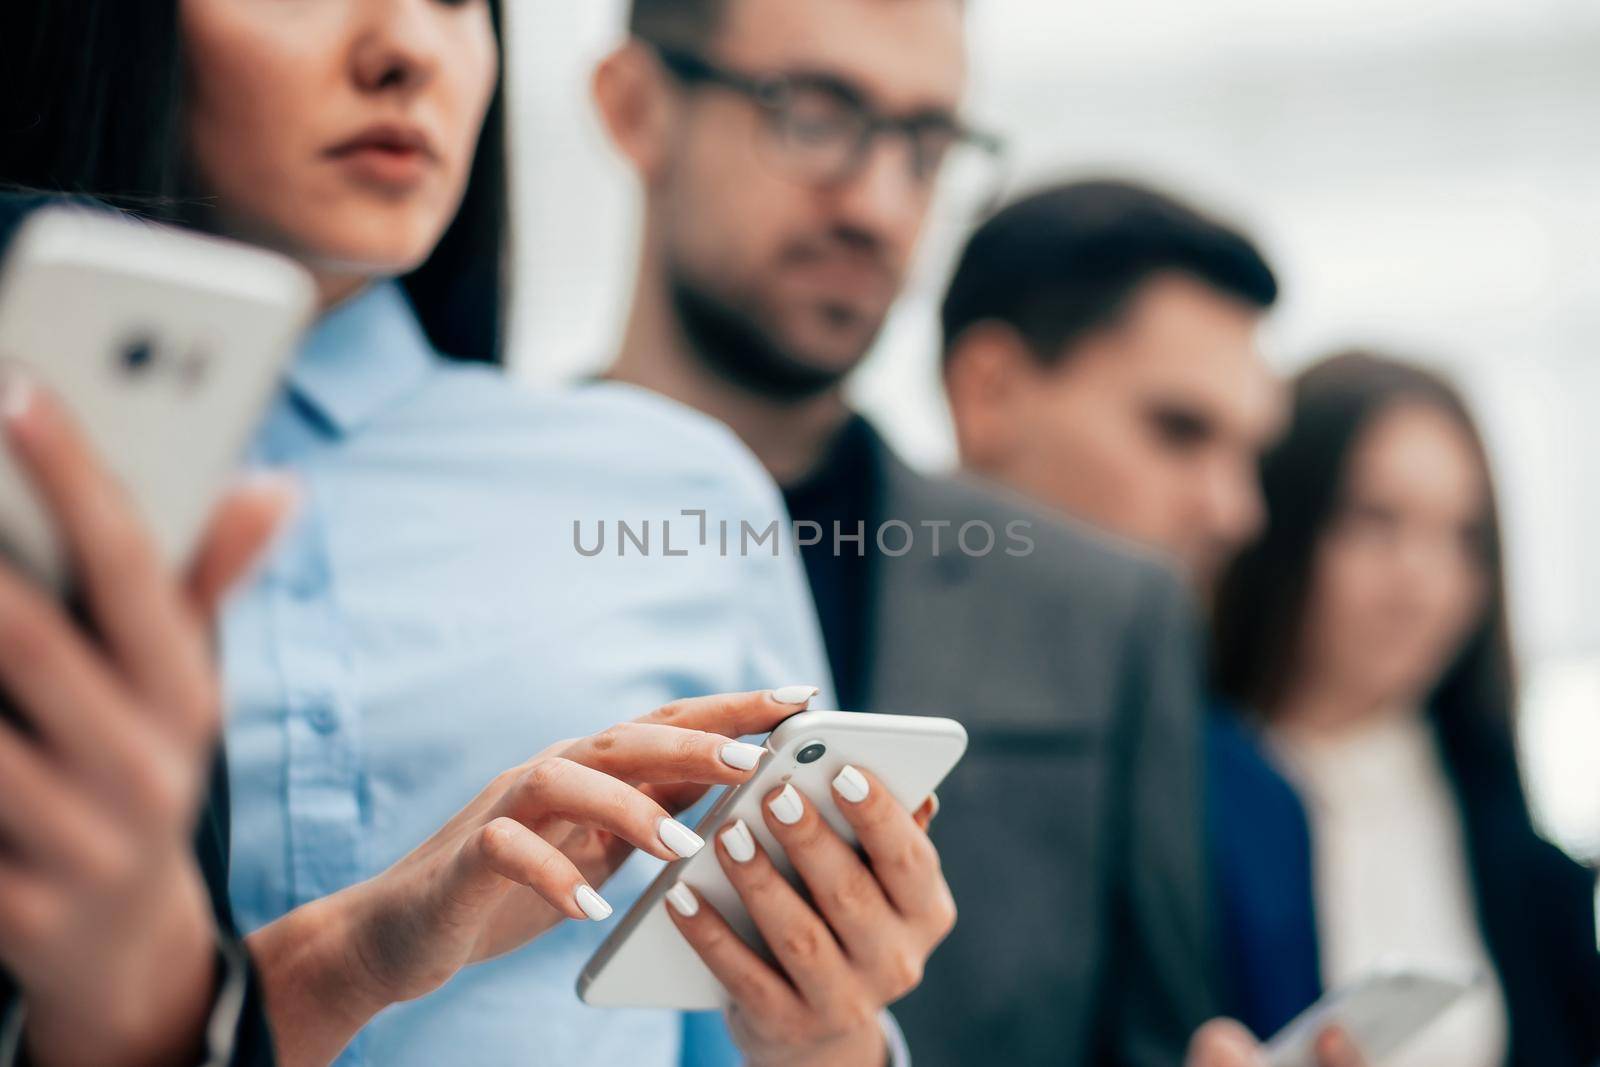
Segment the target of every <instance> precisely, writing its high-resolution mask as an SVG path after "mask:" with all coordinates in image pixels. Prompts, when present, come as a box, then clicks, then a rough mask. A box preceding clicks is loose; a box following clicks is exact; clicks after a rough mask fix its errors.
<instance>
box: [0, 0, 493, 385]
mask: <svg viewBox="0 0 1600 1067" xmlns="http://www.w3.org/2000/svg"><path fill="white" fill-rule="evenodd" d="M488 2H489V11H490V17H491V18H492V19H493V22H494V29H495V39H496V42H497V44H496V47H497V49H498V50H499V54H500V63H499V66H500V69H501V70H502V71H503V70H504V69H505V61H504V44H503V42H502V37H503V34H502V22H501V3H500V0H488ZM180 35H181V29H180V25H179V20H178V0H6V2H4V3H0V187H11V188H13V189H22V190H27V189H31V190H38V191H42V192H50V193H68V194H80V195H84V196H88V197H93V198H95V199H98V200H102V201H105V202H107V203H109V204H112V205H114V206H117V207H120V208H123V209H125V210H129V211H133V212H137V213H140V214H143V215H147V216H150V217H154V218H158V219H161V220H163V221H170V222H178V223H185V224H190V225H194V224H196V223H197V220H198V219H200V218H202V217H203V214H202V212H201V211H200V210H199V208H200V203H199V200H198V198H197V197H196V195H195V192H194V190H193V189H192V188H190V187H189V182H188V168H187V166H186V150H185V146H184V125H183V106H184V85H185V72H184V61H183V45H182V41H181V36H180ZM503 86H504V78H503V77H502V78H501V79H500V80H499V81H498V82H497V84H496V86H495V90H494V96H493V98H492V100H491V101H490V104H489V109H488V113H487V116H486V118H485V120H484V125H483V130H482V132H481V133H480V135H479V138H478V151H477V156H476V157H475V158H474V159H473V162H472V172H471V176H470V178H469V180H468V183H467V189H466V194H465V196H464V197H463V199H462V203H461V208H460V210H459V211H458V212H457V214H456V217H455V219H454V220H453V221H452V223H451V224H450V227H449V228H448V229H447V230H446V231H445V234H444V236H443V238H441V239H440V241H439V244H438V245H437V247H435V249H434V251H433V254H432V255H431V256H430V257H429V258H428V260H427V262H425V263H423V264H422V265H421V266H420V267H418V268H417V269H416V270H415V271H413V272H411V273H410V274H408V275H407V276H406V277H405V278H404V279H403V283H404V285H405V287H406V290H407V293H408V294H409V296H410V298H411V302H412V304H413V306H414V307H415V308H416V311H417V315H418V317H419V318H420V319H421V321H422V325H423V328H424V329H425V330H426V331H427V333H428V337H429V339H430V340H431V341H432V342H433V345H434V347H435V348H437V349H438V350H439V351H440V352H442V353H444V354H446V355H448V356H451V357H453V358H456V359H464V360H474V361H481V362H488V363H500V362H502V359H503V332H504V327H505V305H506V293H507V291H508V286H509V277H508V265H507V258H508V257H507V251H508V242H509V236H510V227H509V224H508V223H509V217H510V209H509V205H508V182H507V175H506V171H507V145H506V117H505V99H504V97H505V94H504V89H503Z"/></svg>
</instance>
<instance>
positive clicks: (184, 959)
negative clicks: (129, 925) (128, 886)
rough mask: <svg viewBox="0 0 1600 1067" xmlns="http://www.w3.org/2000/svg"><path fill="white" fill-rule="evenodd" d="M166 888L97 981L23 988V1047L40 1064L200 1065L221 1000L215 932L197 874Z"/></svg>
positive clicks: (31, 1060)
mask: <svg viewBox="0 0 1600 1067" xmlns="http://www.w3.org/2000/svg"><path fill="white" fill-rule="evenodd" d="M191 873H192V875H193V877H192V878H175V879H172V880H171V882H170V883H169V884H168V885H167V886H166V887H165V888H164V889H163V890H162V894H161V896H162V897H163V898H164V900H165V902H166V903H165V906H163V907H161V908H160V909H158V910H152V911H151V912H150V913H149V914H148V915H147V916H146V918H147V922H146V923H145V924H144V927H143V929H141V930H140V931H139V932H138V933H137V935H135V936H136V939H137V944H136V945H132V946H129V951H128V952H127V953H125V954H122V955H120V956H119V955H118V954H114V953H108V954H107V958H106V961H105V964H104V965H103V966H102V967H100V968H98V973H99V974H100V975H102V976H103V978H104V979H105V981H104V982H103V983H101V984H100V985H98V986H96V987H94V988H86V987H84V986H83V985H82V984H76V985H74V987H73V988H70V989H64V990H60V991H52V990H50V989H38V988H30V989H27V990H25V994H24V995H25V997H26V1004H27V1017H26V1025H25V1027H24V1030H23V1046H24V1047H25V1048H26V1049H27V1052H28V1062H29V1063H31V1064H34V1065H35V1067H51V1065H53V1064H58V1063H60V1064H73V1063H95V1064H103V1065H105V1067H120V1065H124V1064H125V1065H128V1067H139V1065H144V1064H170V1063H186V1062H199V1060H200V1059H202V1058H203V1054H204V1050H205V1043H206V1023H207V1021H208V1020H209V1019H210V1017H211V1011H212V1006H213V1004H214V1003H215V1000H216V993H217V983H218V968H217V930H216V924H215V922H214V920H213V918H212V914H211V909H210V905H209V903H208V902H207V898H206V895H205V890H204V887H203V886H201V885H200V884H199V881H198V878H199V875H198V872H191Z"/></svg>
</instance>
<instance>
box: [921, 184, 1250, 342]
mask: <svg viewBox="0 0 1600 1067" xmlns="http://www.w3.org/2000/svg"><path fill="white" fill-rule="evenodd" d="M1163 271H1181V272H1183V273H1185V274H1189V275H1192V276H1193V277H1195V278H1198V279H1199V280H1201V281H1203V282H1205V283H1206V284H1208V285H1210V286H1212V287H1213V288H1215V289H1217V290H1219V291H1221V292H1223V293H1226V294H1228V295H1230V296H1234V297H1237V298H1239V299H1240V300H1243V301H1245V302H1246V303H1248V304H1251V305H1254V306H1255V307H1259V308H1262V309H1263V310H1264V309H1266V308H1269V307H1271V306H1272V304H1273V302H1274V301H1276V300H1277V298H1278V282H1277V279H1276V278H1275V277H1274V276H1273V273H1272V268H1270V267H1269V266H1267V262H1266V260H1265V259H1264V258H1262V255H1261V253H1260V252H1259V251H1258V250H1257V249H1256V247H1255V245H1253V244H1252V243H1251V242H1250V240H1249V239H1248V238H1247V237H1245V236H1244V235H1243V234H1242V233H1240V232H1239V231H1237V230H1235V229H1232V228H1231V227H1229V226H1226V225H1224V224H1223V223H1221V222H1218V221H1216V220H1214V219H1211V218H1209V217H1207V216H1206V215H1204V214H1202V213H1201V212H1199V211H1198V210H1196V209H1195V208H1192V207H1190V206H1188V205H1187V204H1184V203H1182V202H1180V201H1178V200H1176V199H1174V198H1173V197H1171V196H1168V195H1166V194H1165V193H1161V192H1158V191H1156V190H1155V189H1151V188H1148V187H1146V186H1142V185H1137V184H1135V183H1133V182H1128V181H1120V180H1110V179H1101V180H1092V181H1077V182H1070V183H1067V184H1061V185H1055V186H1051V187H1049V188H1046V189H1042V190H1039V191H1038V192H1035V193H1032V194H1030V195H1028V196H1025V197H1023V198H1022V199H1020V200H1017V201H1015V202H1013V203H1011V204H1010V205H1008V206H1006V207H1004V208H1002V209H1001V210H1000V211H998V212H997V213H995V214H994V215H993V216H992V217H990V218H989V219H988V221H986V222H985V223H984V224H983V225H982V226H980V227H979V228H978V230H977V231H976V232H975V233H974V234H973V235H972V237H971V238H970V239H969V240H968V242H967V246H966V249H965V250H964V251H963V252H962V254H961V258H960V260H959V262H958V263H957V266H956V271H955V275H954V277H952V279H951V281H950V286H949V289H948V290H947V291H946V293H945V299H944V308H943V312H942V316H941V318H942V325H943V328H944V350H945V354H946V355H949V353H950V352H951V350H952V349H953V348H954V347H955V344H956V342H957V341H959V340H960V339H961V335H962V334H964V333H965V332H966V331H967V330H968V329H970V328H971V327H973V326H975V325H977V324H978V323H980V322H986V321H996V322H1001V323H1004V324H1006V325H1008V326H1010V327H1011V328H1012V329H1014V330H1016V331H1017V333H1018V334H1020V335H1021V336H1022V339H1023V340H1024V341H1025V342H1026V343H1027V345H1028V347H1029V348H1030V349H1031V350H1032V352H1033V353H1034V355H1035V356H1036V357H1037V358H1038V359H1040V360H1041V361H1044V362H1046V363H1053V362H1055V361H1057V360H1060V359H1062V358H1064V357H1065V355H1066V352H1067V349H1068V348H1069V346H1071V345H1072V344H1073V343H1074V342H1076V341H1078V340H1079V339H1081V338H1082V337H1084V336H1085V335H1087V334H1089V333H1091V332H1093V331H1094V330H1097V329H1099V328H1101V327H1104V326H1107V325H1109V324H1110V323H1111V322H1113V321H1114V320H1115V319H1116V317H1117V315H1118V314H1120V313H1121V311H1122V310H1123V308H1124V306H1125V305H1126V304H1127V301H1128V299H1129V297H1130V296H1132V294H1133V293H1134V291H1135V290H1136V289H1137V288H1138V287H1139V286H1140V285H1141V284H1142V283H1143V282H1144V281H1146V280H1147V279H1148V278H1149V277H1150V276H1151V275H1153V274H1157V273H1160V272H1163Z"/></svg>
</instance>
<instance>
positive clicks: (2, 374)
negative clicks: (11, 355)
mask: <svg viewBox="0 0 1600 1067" xmlns="http://www.w3.org/2000/svg"><path fill="white" fill-rule="evenodd" d="M32 404H33V382H32V381H30V380H29V378H28V376H27V374H25V373H24V372H22V371H21V370H19V369H17V368H16V367H7V368H5V370H4V371H0V419H4V420H5V421H6V422H12V421H15V420H16V419H20V418H22V416H24V415H26V414H27V413H28V408H29V407H30V406H32Z"/></svg>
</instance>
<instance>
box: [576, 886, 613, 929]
mask: <svg viewBox="0 0 1600 1067" xmlns="http://www.w3.org/2000/svg"><path fill="white" fill-rule="evenodd" d="M572 896H573V898H574V899H575V900H577V902H578V907H580V908H582V909H583V913H584V914H585V915H587V916H589V918H591V919H593V920H594V921H595V922H600V921H602V920H604V919H609V918H611V905H610V904H607V903H606V901H605V898H604V897H602V896H601V895H600V894H599V893H596V892H595V891H594V890H593V889H590V888H589V887H588V886H586V885H580V886H579V887H578V889H577V891H576V892H575V893H573V894H572Z"/></svg>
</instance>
